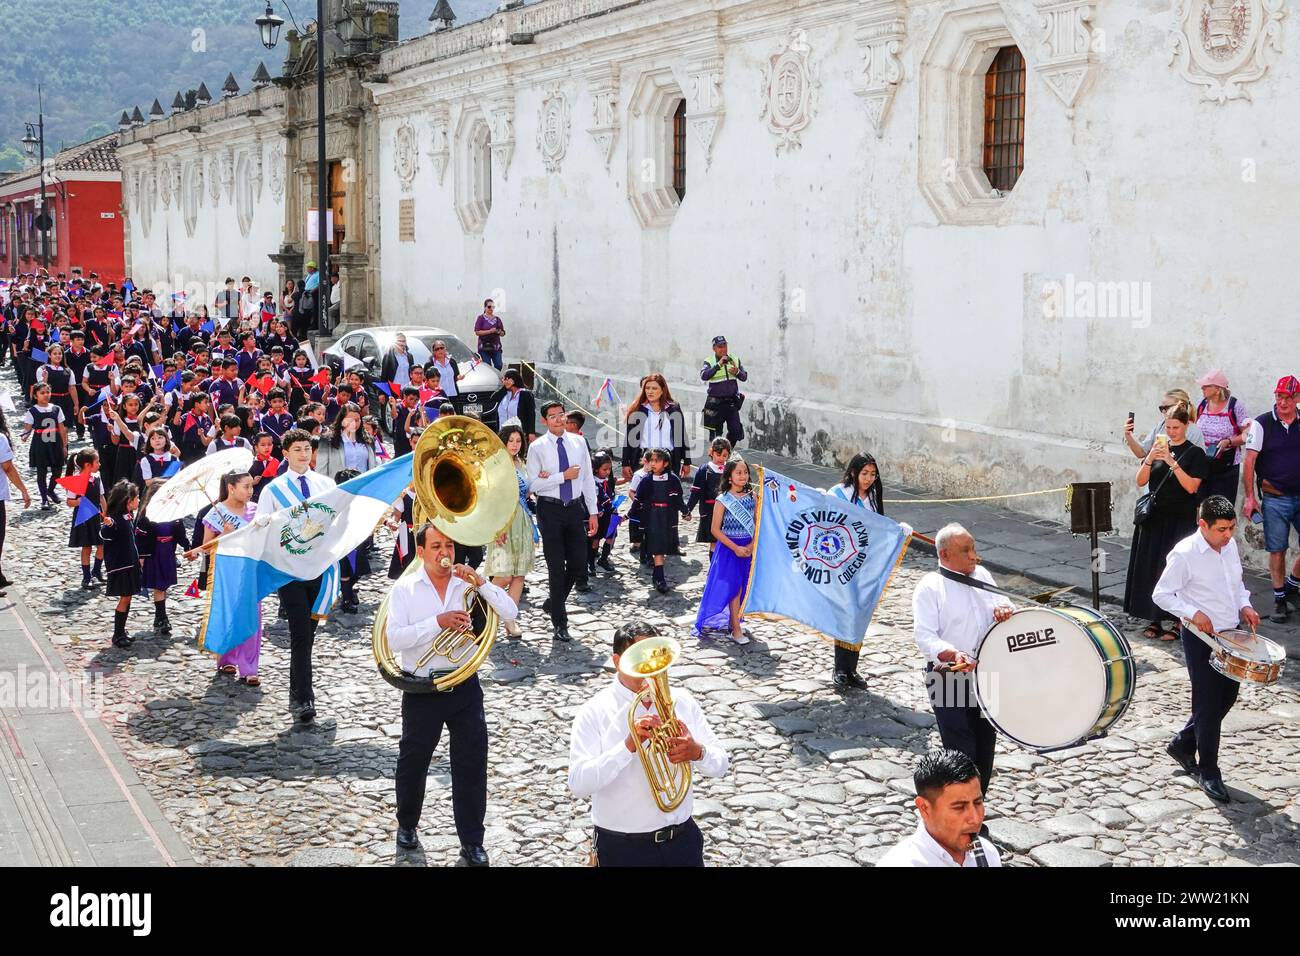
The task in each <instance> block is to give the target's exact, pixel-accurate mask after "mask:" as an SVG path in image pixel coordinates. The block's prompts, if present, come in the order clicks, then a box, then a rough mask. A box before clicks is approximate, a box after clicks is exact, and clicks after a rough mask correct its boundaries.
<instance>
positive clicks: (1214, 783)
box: [1201, 779, 1232, 803]
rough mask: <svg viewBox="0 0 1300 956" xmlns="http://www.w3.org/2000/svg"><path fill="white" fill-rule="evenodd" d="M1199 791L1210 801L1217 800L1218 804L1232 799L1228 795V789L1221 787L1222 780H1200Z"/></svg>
mask: <svg viewBox="0 0 1300 956" xmlns="http://www.w3.org/2000/svg"><path fill="white" fill-rule="evenodd" d="M1201 789H1202V790H1204V791H1205V793H1206V795H1207V796H1209V798H1210V799H1211V800H1218V801H1219V802H1220V803H1227V802H1228V801H1230V800H1231V799H1232V797H1230V796H1229V795H1228V788H1227V787H1225V786H1224V785H1223V781H1222V780H1205V779H1202V780H1201Z"/></svg>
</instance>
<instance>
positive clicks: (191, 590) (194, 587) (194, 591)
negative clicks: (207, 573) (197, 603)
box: [185, 578, 199, 598]
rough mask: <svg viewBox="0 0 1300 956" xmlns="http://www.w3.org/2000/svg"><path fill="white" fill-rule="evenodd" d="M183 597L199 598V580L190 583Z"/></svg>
mask: <svg viewBox="0 0 1300 956" xmlns="http://www.w3.org/2000/svg"><path fill="white" fill-rule="evenodd" d="M185 596H186V597H192V598H196V597H198V596H199V579H198V578H195V579H194V580H193V581H191V582H190V586H189V587H187V588H186V589H185Z"/></svg>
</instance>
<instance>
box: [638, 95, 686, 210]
mask: <svg viewBox="0 0 1300 956" xmlns="http://www.w3.org/2000/svg"><path fill="white" fill-rule="evenodd" d="M683 99H684V96H683V95H682V89H681V87H680V86H678V85H677V80H676V79H675V78H674V77H673V72H672V70H668V69H663V70H657V71H655V72H653V73H646V74H645V75H643V76H642V77H641V79H640V80H639V81H637V85H636V88H635V89H634V90H633V92H632V98H631V100H630V101H629V102H628V121H627V192H628V200H629V201H630V202H631V203H632V211H633V212H635V213H636V217H637V220H638V221H639V222H640V223H641V225H642V226H643V227H645V228H653V227H657V226H666V225H668V224H670V223H671V222H672V221H673V217H674V216H676V215H677V209H678V207H680V206H681V201H680V200H679V199H678V198H677V192H676V190H674V189H673V138H672V125H673V114H674V113H676V111H677V105H678V104H679V103H680V102H681V101H682V100H683Z"/></svg>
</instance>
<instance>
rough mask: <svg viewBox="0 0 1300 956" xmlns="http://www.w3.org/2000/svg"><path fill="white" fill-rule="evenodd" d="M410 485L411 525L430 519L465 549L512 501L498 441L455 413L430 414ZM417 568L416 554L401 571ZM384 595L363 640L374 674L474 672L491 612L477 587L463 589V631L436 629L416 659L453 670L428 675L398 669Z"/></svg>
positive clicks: (444, 679) (493, 530)
mask: <svg viewBox="0 0 1300 956" xmlns="http://www.w3.org/2000/svg"><path fill="white" fill-rule="evenodd" d="M412 484H413V485H414V488H415V508H414V517H415V524H416V526H417V527H419V526H420V525H421V524H423V523H424V521H425V520H428V521H431V522H433V524H434V526H435V527H437V529H438V530H439V531H441V532H442V533H443V534H445V535H447V537H449V538H451V539H452V540H453V541H456V542H457V543H459V544H463V545H466V546H468V547H477V546H480V545H484V544H487V543H488V542H489V541H491V540H492V539H493V538H495V537H496V536H497V534H498V533H499V532H500V531H501V529H502V528H504V527H505V526H506V525H508V524H509V523H510V520H511V519H512V518H513V517H514V513H515V508H516V507H518V505H519V485H518V482H517V480H516V478H515V466H514V463H513V462H512V461H511V460H510V453H509V452H507V451H506V448H505V445H503V444H502V443H501V439H499V438H497V436H496V434H495V433H494V432H493V431H492V429H490V428H488V427H487V426H486V425H484V424H483V423H482V422H480V421H477V420H475V419H472V418H465V417H464V416H461V415H449V416H447V417H445V418H440V419H438V420H437V421H435V422H434V423H433V424H431V425H430V426H429V427H428V428H426V429H425V431H424V433H423V434H422V435H421V436H420V440H419V441H418V442H417V443H416V446H415V452H414V460H413V462H412ZM443 560H444V561H447V559H445V558H444V559H443ZM423 573H424V565H423V564H422V563H421V562H420V561H419V560H418V559H416V560H412V561H411V563H410V565H409V566H408V567H407V569H406V570H405V571H404V572H403V575H402V576H403V577H405V576H407V575H410V574H423ZM390 599H391V594H390V595H389V596H386V597H385V598H384V600H383V603H382V604H380V605H379V613H378V614H376V615H375V624H374V627H373V628H372V629H371V633H370V640H371V645H372V647H373V649H374V652H375V663H376V664H377V665H378V666H379V673H380V674H381V675H382V676H383V678H384V680H386V681H388V683H390V684H392V685H393V686H394V687H396V688H397V689H398V690H403V691H408V692H412V693H428V692H430V691H436V690H450V689H451V688H453V687H455V686H456V685H457V684H459V683H461V682H462V681H464V680H466V679H467V678H469V676H470V675H471V674H473V673H474V672H475V671H477V670H478V668H479V665H480V664H482V663H483V661H484V660H485V659H486V658H487V656H488V652H489V651H491V650H492V644H493V642H494V641H495V640H496V632H497V623H498V619H497V614H496V612H495V611H493V610H492V608H491V606H490V605H489V604H488V603H487V602H486V601H484V600H483V599H482V598H481V597H480V596H479V593H478V588H475V587H470V588H467V589H466V591H465V608H464V609H465V612H466V613H467V614H469V615H470V618H471V620H472V624H471V627H470V628H469V629H467V630H464V631H458V630H452V629H450V628H448V629H447V630H444V631H443V632H442V633H441V634H439V635H438V636H437V638H435V639H434V642H433V647H432V648H431V649H430V650H429V651H428V652H427V653H426V654H425V655H424V656H423V657H422V658H421V659H420V660H419V662H418V663H419V666H421V667H423V666H424V665H425V664H426V663H428V662H429V661H430V660H432V659H433V658H434V657H438V656H442V657H446V658H447V659H448V660H449V661H451V663H452V665H453V666H454V670H451V671H449V672H447V673H442V674H436V675H433V676H431V677H414V676H412V675H411V674H408V673H405V672H404V671H403V670H402V668H401V663H400V662H399V661H398V659H397V657H396V655H395V654H394V653H393V652H392V650H391V649H390V648H389V646H388V602H389V600H390Z"/></svg>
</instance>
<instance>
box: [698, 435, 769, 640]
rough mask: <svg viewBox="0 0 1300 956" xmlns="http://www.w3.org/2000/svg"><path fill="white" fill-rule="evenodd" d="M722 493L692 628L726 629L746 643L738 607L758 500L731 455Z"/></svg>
mask: <svg viewBox="0 0 1300 956" xmlns="http://www.w3.org/2000/svg"><path fill="white" fill-rule="evenodd" d="M721 488H722V492H721V494H719V495H718V497H717V499H716V500H715V501H714V504H713V516H712V522H713V529H712V530H713V538H714V540H715V541H717V543H718V547H717V548H715V549H714V552H713V560H712V561H711V562H710V563H709V576H708V579H707V580H706V581H705V583H704V593H703V595H701V597H700V609H699V612H698V613H697V614H696V615H695V631H694V633H695V634H696V635H697V636H700V637H703V636H704V632H705V631H718V630H723V629H726V630H729V631H730V632H731V639H732V640H733V641H735V642H736V643H737V644H748V643H749V637H748V636H747V635H746V634H745V631H744V628H743V626H742V625H743V623H744V619H743V618H742V617H741V616H740V607H741V605H742V604H744V602H745V591H746V589H747V588H748V587H749V570H750V565H751V564H752V562H753V558H754V510H755V506H756V504H757V502H756V501H755V499H754V491H753V489H752V488H751V487H750V483H749V465H747V464H746V463H745V460H744V459H743V458H732V459H731V460H730V461H728V462H727V464H726V465H725V466H723V469H722V483H721Z"/></svg>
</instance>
